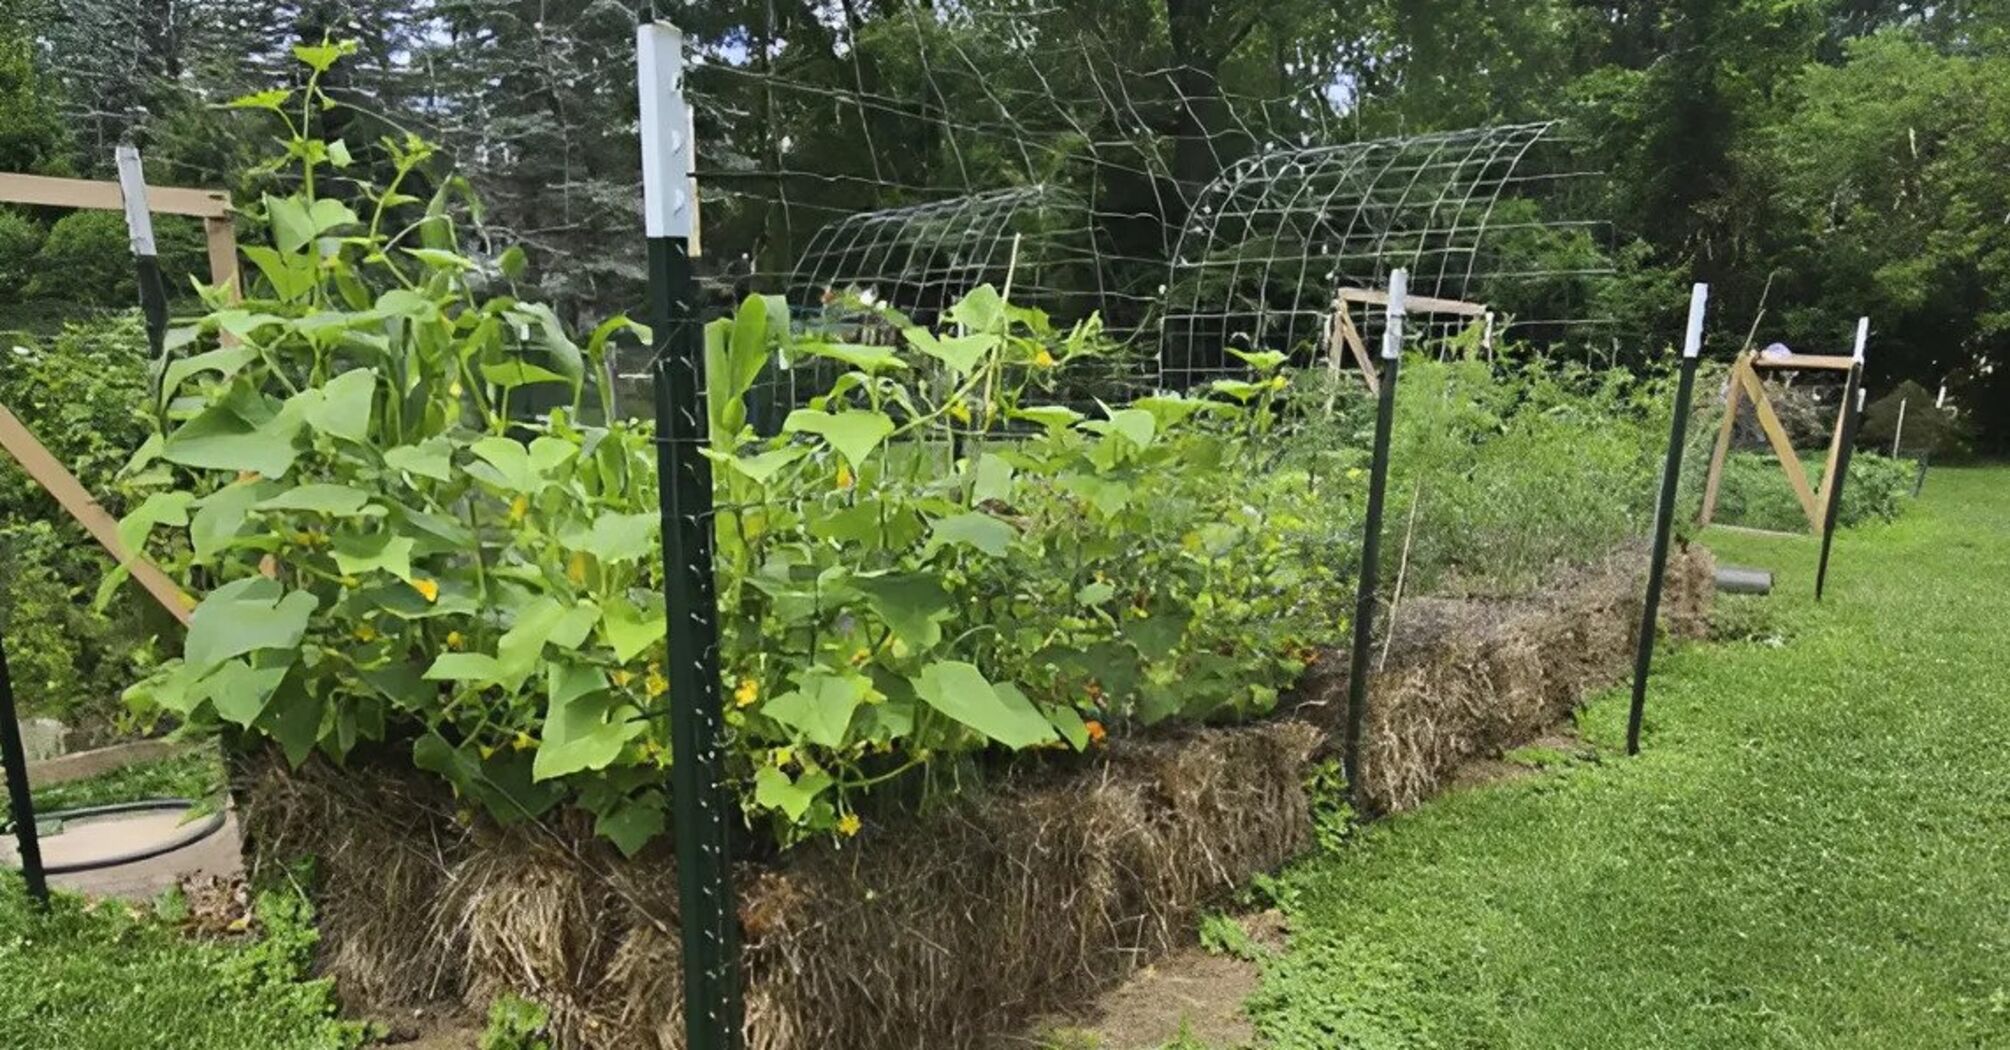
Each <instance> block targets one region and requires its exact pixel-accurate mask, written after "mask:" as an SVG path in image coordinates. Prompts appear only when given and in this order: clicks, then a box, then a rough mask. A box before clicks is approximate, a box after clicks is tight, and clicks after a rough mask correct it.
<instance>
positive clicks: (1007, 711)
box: [914, 660, 1059, 751]
mask: <svg viewBox="0 0 2010 1050" xmlns="http://www.w3.org/2000/svg"><path fill="white" fill-rule="evenodd" d="M914 693H915V695H916V696H919V697H920V698H921V699H922V701H923V702H925V703H927V704H928V706H930V707H932V708H935V709H936V710H937V711H940V712H942V713H943V714H945V715H948V716H949V717H950V718H953V719H955V720H956V721H958V722H961V723H963V724H964V725H966V726H969V727H970V728H972V729H975V730H977V731H978V732H980V733H982V734H984V735H985V736H987V737H989V738H990V739H992V740H995V741H997V742H998V743H1000V744H1003V745H1005V746H1006V747H1009V748H1012V749H1013V750H1015V751H1017V750H1021V749H1024V748H1029V747H1032V746H1034V745H1036V744H1046V743H1051V742H1053V741H1054V740H1056V739H1059V737H1058V736H1057V735H1056V733H1055V731H1054V727H1053V726H1052V725H1049V724H1048V722H1047V718H1046V716H1045V715H1042V714H1041V713H1040V712H1039V710H1038V709H1037V708H1035V707H1034V706H1033V704H1032V702H1031V701H1029V700H1027V699H1026V696H1025V694H1023V693H1021V692H1019V690H1018V689H1017V688H1009V687H1008V688H999V687H996V686H993V685H992V684H991V682H990V681H988V680H986V679H985V677H984V675H983V674H982V673H981V672H979V671H978V670H977V668H976V667H974V666H972V665H971V664H967V663H963V662H961V661H957V660H938V661H936V662H935V663H932V664H929V665H928V666H927V667H925V668H923V669H922V671H921V676H920V677H918V678H916V679H914Z"/></svg>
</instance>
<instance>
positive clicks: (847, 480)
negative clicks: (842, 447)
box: [837, 460, 852, 489]
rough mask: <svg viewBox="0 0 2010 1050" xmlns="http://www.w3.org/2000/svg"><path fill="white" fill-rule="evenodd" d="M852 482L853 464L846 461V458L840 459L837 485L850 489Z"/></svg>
mask: <svg viewBox="0 0 2010 1050" xmlns="http://www.w3.org/2000/svg"><path fill="white" fill-rule="evenodd" d="M851 483H852V477H851V464H849V463H846V462H845V461H844V460H838V474H837V487H838V488H841V489H848V488H851Z"/></svg>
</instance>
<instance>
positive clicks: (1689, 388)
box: [1626, 284, 1710, 755]
mask: <svg viewBox="0 0 2010 1050" xmlns="http://www.w3.org/2000/svg"><path fill="white" fill-rule="evenodd" d="M1709 297H1710V288H1709V286H1708V285H1703V284H1698V285H1696V286H1695V287H1694V288H1693V289H1691V290H1690V293H1689V330H1688V333H1687V335H1686V336H1685V337H1684V339H1683V344H1682V367H1681V373H1680V376H1679V378H1677V379H1676V381H1675V418H1674V419H1673V420H1672V421H1670V422H1669V424H1668V455H1667V457H1666V458H1665V459H1664V460H1663V461H1662V463H1661V495H1660V498H1659V499H1657V500H1656V501H1655V504H1654V549H1653V551H1652V553H1650V554H1649V555H1648V561H1647V596H1646V598H1645V600H1644V601H1642V602H1641V607H1640V636H1639V641H1638V645H1637V647H1636V648H1635V649H1634V655H1633V706H1632V707H1631V708H1629V709H1628V711H1627V713H1626V753H1627V754H1629V755H1637V754H1639V753H1640V727H1641V723H1642V722H1643V721H1644V720H1645V719H1646V716H1647V674H1648V672H1649V670H1651V669H1652V667H1653V665H1654V632H1655V627H1656V624H1657V623H1658V621H1659V620H1660V618H1661V585H1662V583H1663V581H1664V580H1665V579H1666V577H1667V575H1668V536H1669V533H1670V532H1672V531H1673V526H1674V521H1675V495H1676V493H1677V491H1679V490H1680V489H1681V487H1682V446H1683V445H1684V443H1685V442H1686V440H1687V438H1688V434H1689V403H1690V401H1691V399H1692V398H1693V397H1694V396H1695V392H1696V365H1697V363H1698V362H1699V361H1701V360H1702V350H1703V310H1704V307H1705V305H1706V304H1707V303H1708V302H1709Z"/></svg>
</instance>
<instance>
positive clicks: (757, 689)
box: [733, 678, 761, 707]
mask: <svg viewBox="0 0 2010 1050" xmlns="http://www.w3.org/2000/svg"><path fill="white" fill-rule="evenodd" d="M760 698H761V683H759V682H756V681H754V680H753V679H751V678H742V679H740V685H739V688H737V689H734V690H733V703H735V704H737V705H739V706H740V707H745V706H747V705H748V704H751V703H753V702H754V701H756V700H759V699H760Z"/></svg>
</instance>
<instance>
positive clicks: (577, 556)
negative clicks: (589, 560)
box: [565, 551, 586, 587]
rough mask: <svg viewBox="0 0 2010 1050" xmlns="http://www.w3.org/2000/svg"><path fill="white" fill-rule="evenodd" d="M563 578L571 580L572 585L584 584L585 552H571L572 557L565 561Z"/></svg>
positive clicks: (579, 585)
mask: <svg viewBox="0 0 2010 1050" xmlns="http://www.w3.org/2000/svg"><path fill="white" fill-rule="evenodd" d="M565 578H566V579H568V580H571V581H572V585H573V586H574V587H584V586H586V552H584V551H573V552H572V557H571V558H569V559H567V560H566V563H565Z"/></svg>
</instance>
